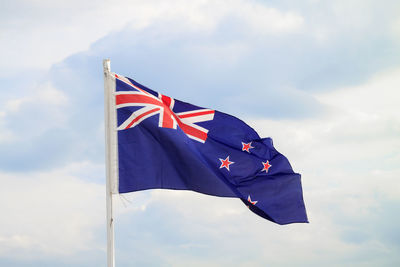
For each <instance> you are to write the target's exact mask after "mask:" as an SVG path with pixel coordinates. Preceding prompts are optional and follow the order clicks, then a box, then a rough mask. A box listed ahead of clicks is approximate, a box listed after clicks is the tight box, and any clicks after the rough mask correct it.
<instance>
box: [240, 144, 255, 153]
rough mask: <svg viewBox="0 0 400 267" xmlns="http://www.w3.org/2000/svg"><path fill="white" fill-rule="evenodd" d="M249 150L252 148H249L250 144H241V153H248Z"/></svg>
mask: <svg viewBox="0 0 400 267" xmlns="http://www.w3.org/2000/svg"><path fill="white" fill-rule="evenodd" d="M251 148H254V147H252V146H251V142H250V143H247V144H246V143H243V142H242V151H247V152H249V153H250V149H251Z"/></svg>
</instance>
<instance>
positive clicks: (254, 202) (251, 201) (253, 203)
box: [247, 195, 258, 206]
mask: <svg viewBox="0 0 400 267" xmlns="http://www.w3.org/2000/svg"><path fill="white" fill-rule="evenodd" d="M247 201H248V202H249V203H250V204H251V205H253V206H254V205H255V204H257V202H258V201H256V200H251V198H250V195H249V196H248V197H247Z"/></svg>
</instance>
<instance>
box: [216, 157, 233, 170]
mask: <svg viewBox="0 0 400 267" xmlns="http://www.w3.org/2000/svg"><path fill="white" fill-rule="evenodd" d="M219 160H220V161H221V166H219V168H220V169H222V168H226V169H227V170H228V171H230V170H229V165H231V164H233V163H235V162H233V161H229V156H227V157H226V159H219Z"/></svg>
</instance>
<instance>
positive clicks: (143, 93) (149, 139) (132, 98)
mask: <svg viewBox="0 0 400 267" xmlns="http://www.w3.org/2000/svg"><path fill="white" fill-rule="evenodd" d="M114 76H115V83H116V84H115V105H116V109H117V130H118V133H117V135H118V137H117V138H118V191H119V193H127V192H133V191H139V190H145V189H155V188H163V189H178V190H192V191H196V192H200V193H203V194H208V195H212V196H220V197H236V198H239V199H241V200H242V201H243V203H244V204H245V205H246V206H247V207H249V209H250V210H251V211H253V212H254V213H256V214H258V215H260V216H261V217H264V218H266V219H268V220H270V221H272V222H275V223H278V224H288V223H295V222H307V215H306V211H305V207H304V202H303V195H302V188H301V182H300V174H297V173H294V172H293V170H292V167H291V166H290V164H289V161H288V160H287V159H286V158H285V157H284V156H283V155H282V154H280V153H279V152H278V151H276V150H275V148H274V147H273V145H272V140H271V139H270V138H260V137H259V136H258V134H257V133H256V132H255V131H254V130H253V129H252V128H251V127H250V126H248V125H247V124H245V123H244V122H243V121H241V120H240V119H238V118H235V117H233V116H230V115H228V114H225V113H222V112H219V111H216V110H212V109H206V108H201V107H197V106H194V105H192V104H188V103H185V102H182V101H179V100H176V99H173V98H171V97H168V96H165V95H162V94H160V93H157V92H155V91H153V90H151V89H149V88H147V87H145V86H143V85H141V84H139V83H137V82H135V81H134V80H132V79H129V78H126V77H123V76H121V75H117V74H114Z"/></svg>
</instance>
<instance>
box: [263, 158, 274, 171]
mask: <svg viewBox="0 0 400 267" xmlns="http://www.w3.org/2000/svg"><path fill="white" fill-rule="evenodd" d="M262 164H263V165H264V168H263V169H262V170H261V171H265V172H266V173H268V170H269V168H271V166H272V165H271V164H269V160H267V162H263V163H262Z"/></svg>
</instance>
